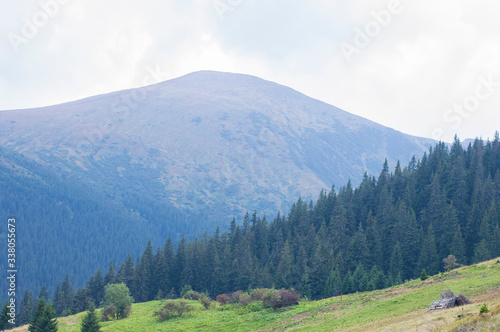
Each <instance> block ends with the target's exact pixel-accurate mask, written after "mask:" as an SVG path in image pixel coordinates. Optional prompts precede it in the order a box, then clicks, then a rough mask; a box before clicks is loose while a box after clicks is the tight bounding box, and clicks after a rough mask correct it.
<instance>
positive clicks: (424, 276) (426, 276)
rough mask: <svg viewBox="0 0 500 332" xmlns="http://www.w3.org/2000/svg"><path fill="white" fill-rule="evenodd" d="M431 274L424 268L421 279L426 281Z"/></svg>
mask: <svg viewBox="0 0 500 332" xmlns="http://www.w3.org/2000/svg"><path fill="white" fill-rule="evenodd" d="M428 278H429V276H428V275H427V272H425V269H423V270H422V273H420V280H422V281H424V280H427V279H428Z"/></svg>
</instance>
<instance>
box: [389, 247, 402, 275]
mask: <svg viewBox="0 0 500 332" xmlns="http://www.w3.org/2000/svg"><path fill="white" fill-rule="evenodd" d="M402 271H403V259H402V257H401V245H400V244H399V242H397V243H396V245H395V246H394V250H393V251H392V255H391V262H390V267H389V274H390V277H391V278H392V280H396V279H397V278H398V277H399V278H401V272H402Z"/></svg>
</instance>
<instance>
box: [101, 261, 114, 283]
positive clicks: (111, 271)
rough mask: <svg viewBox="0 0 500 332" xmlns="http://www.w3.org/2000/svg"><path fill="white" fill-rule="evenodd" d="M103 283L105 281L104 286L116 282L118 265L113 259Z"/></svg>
mask: <svg viewBox="0 0 500 332" xmlns="http://www.w3.org/2000/svg"><path fill="white" fill-rule="evenodd" d="M103 283H104V286H106V285H111V284H116V267H115V263H113V261H111V262H110V263H109V267H108V272H107V273H106V275H105V276H104V280H103Z"/></svg>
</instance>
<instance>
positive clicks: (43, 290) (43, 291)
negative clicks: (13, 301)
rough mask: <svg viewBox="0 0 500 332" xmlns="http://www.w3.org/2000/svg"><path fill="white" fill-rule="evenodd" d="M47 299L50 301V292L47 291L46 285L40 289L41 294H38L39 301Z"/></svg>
mask: <svg viewBox="0 0 500 332" xmlns="http://www.w3.org/2000/svg"><path fill="white" fill-rule="evenodd" d="M41 298H43V299H45V301H48V300H49V292H48V291H47V287H46V286H45V285H43V286H42V288H40V292H38V299H41Z"/></svg>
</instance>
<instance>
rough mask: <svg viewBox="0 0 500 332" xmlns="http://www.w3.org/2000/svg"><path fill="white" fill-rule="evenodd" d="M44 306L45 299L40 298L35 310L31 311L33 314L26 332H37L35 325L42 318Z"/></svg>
mask: <svg viewBox="0 0 500 332" xmlns="http://www.w3.org/2000/svg"><path fill="white" fill-rule="evenodd" d="M46 305H47V303H46V302H45V298H44V297H43V296H42V297H41V298H40V299H39V300H38V301H37V303H36V305H35V309H34V310H33V314H32V315H31V321H30V325H29V326H28V331H30V332H38V330H37V326H36V324H37V322H38V320H39V319H40V318H41V317H42V315H43V313H44V310H45V306H46Z"/></svg>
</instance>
